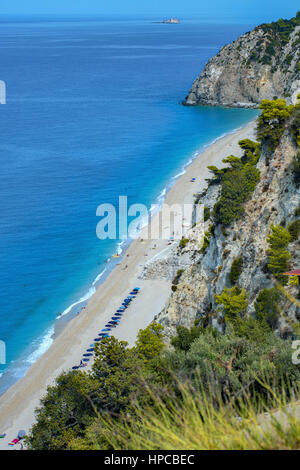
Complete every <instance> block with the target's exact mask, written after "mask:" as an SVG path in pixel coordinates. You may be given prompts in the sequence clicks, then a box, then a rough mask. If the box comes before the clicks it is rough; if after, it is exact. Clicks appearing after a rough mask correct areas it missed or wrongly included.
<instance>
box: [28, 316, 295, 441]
mask: <svg viewBox="0 0 300 470" xmlns="http://www.w3.org/2000/svg"><path fill="white" fill-rule="evenodd" d="M243 328H244V330H243V331H242V330H240V331H239V335H240V336H238V335H237V334H235V333H234V332H233V330H232V328H231V327H230V325H229V327H228V328H227V329H226V333H225V334H220V333H218V332H217V331H216V330H212V329H211V328H208V329H206V328H203V327H195V328H194V329H193V328H192V329H191V330H190V331H180V330H178V333H179V334H178V336H177V339H175V338H174V340H173V341H172V343H173V345H174V346H175V347H176V349H175V350H170V349H169V350H166V349H164V350H163V345H162V343H160V341H159V340H160V339H161V337H160V335H161V329H160V328H157V327H156V326H155V325H151V326H150V327H148V329H146V332H145V331H144V332H140V334H139V339H138V341H137V345H136V347H135V348H128V347H127V346H126V343H125V342H122V341H118V340H116V339H115V338H109V339H106V340H104V341H102V342H101V344H100V345H99V348H98V350H97V356H96V360H95V362H94V364H93V368H92V371H91V372H89V373H87V372H82V371H72V372H68V373H64V374H62V375H61V376H60V377H59V378H58V379H57V384H56V385H55V386H53V387H49V388H48V392H47V395H46V396H45V398H44V399H43V401H42V403H41V406H40V408H39V409H38V410H37V415H36V416H37V422H36V424H35V425H34V426H33V428H32V430H31V433H30V435H29V436H28V438H27V444H28V447H29V448H31V449H40V450H42V449H43V450H47V449H49V450H50V449H51V450H55V449H111V448H114V444H113V443H112V440H113V438H114V437H116V436H117V435H118V432H119V430H120V427H122V428H124V420H125V421H126V422H127V423H128V425H130V427H131V426H132V425H133V424H134V423H135V424H137V425H142V423H143V421H142V420H141V415H140V412H141V410H145V409H146V410H148V411H149V412H150V411H151V412H153V413H156V411H157V406H158V405H159V406H162V407H163V408H164V409H165V411H166V412H167V413H169V412H172V410H173V408H174V407H175V408H176V409H177V411H178V413H179V414H180V415H181V416H184V414H185V408H184V405H183V403H184V393H183V390H182V384H183V383H186V384H188V386H189V387H192V389H193V390H194V392H193V396H194V398H195V400H197V402H198V403H199V406H200V403H202V404H203V405H205V400H206V397H207V399H209V400H212V402H211V403H212V404H213V408H214V410H215V412H217V411H218V410H220V409H222V406H223V403H224V404H227V405H228V403H233V404H234V406H238V408H239V409H241V406H242V405H240V404H239V400H240V398H243V400H244V398H245V396H247V397H248V398H247V399H249V400H250V401H251V403H252V405H251V406H252V407H253V409H254V408H255V409H256V411H259V409H260V407H261V403H262V402H264V403H266V404H268V405H269V406H272V400H273V398H274V396H273V391H274V390H278V397H280V396H289V384H290V383H293V384H295V383H298V382H299V379H300V370H299V367H298V366H294V365H293V364H292V362H291V345H290V342H289V341H283V340H282V339H280V338H278V337H276V336H275V335H274V334H273V333H272V332H271V331H270V330H269V329H268V330H266V329H265V327H264V326H263V325H262V323H260V322H258V321H254V323H253V321H249V322H248V321H244V322H243ZM187 333H188V334H187ZM179 336H180V338H179ZM185 339H186V341H185ZM152 346H153V348H152ZM152 349H153V351H152ZM262 382H267V383H268V384H270V386H271V387H272V390H273V391H268V390H266V389H265V388H264V387H263V386H262ZM149 391H150V393H149ZM258 398H259V402H258ZM142 428H143V426H142ZM144 431H146V428H145V429H144V428H143V431H142V430H141V433H142V432H144ZM141 435H142V434H141ZM198 438H199V439H200V434H199V436H198ZM164 445H165V444H164V441H162V442H161V444H160V448H161V449H164V448H165V447H164ZM120 448H123V449H127V448H130V444H129V443H128V444H127V443H123V444H122V445H121V444H120ZM187 448H188V447H187Z"/></svg>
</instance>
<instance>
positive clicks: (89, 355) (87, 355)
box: [83, 353, 93, 357]
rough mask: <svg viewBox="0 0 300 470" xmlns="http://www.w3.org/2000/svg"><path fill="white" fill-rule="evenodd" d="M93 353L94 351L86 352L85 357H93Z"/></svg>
mask: <svg viewBox="0 0 300 470" xmlns="http://www.w3.org/2000/svg"><path fill="white" fill-rule="evenodd" d="M92 355H93V354H92V353H85V354H83V357H91V356H92Z"/></svg>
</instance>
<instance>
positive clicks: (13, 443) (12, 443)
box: [8, 439, 20, 446]
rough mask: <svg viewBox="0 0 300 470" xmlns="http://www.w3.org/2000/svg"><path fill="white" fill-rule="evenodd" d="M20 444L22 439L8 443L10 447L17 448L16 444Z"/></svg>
mask: <svg viewBox="0 0 300 470" xmlns="http://www.w3.org/2000/svg"><path fill="white" fill-rule="evenodd" d="M18 442H20V439H13V440H12V441H10V442H9V443H8V445H9V446H15V445H16V444H18Z"/></svg>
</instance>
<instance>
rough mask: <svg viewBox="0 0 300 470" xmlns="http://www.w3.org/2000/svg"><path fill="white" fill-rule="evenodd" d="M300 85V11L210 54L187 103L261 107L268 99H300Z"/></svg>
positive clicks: (255, 30) (265, 25) (186, 100)
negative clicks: (297, 97) (261, 103)
mask: <svg viewBox="0 0 300 470" xmlns="http://www.w3.org/2000/svg"><path fill="white" fill-rule="evenodd" d="M299 89H300V12H299V13H298V14H297V16H296V17H295V18H293V19H292V20H286V21H285V20H279V21H278V22H276V23H271V24H264V25H261V26H258V27H257V28H255V29H254V30H253V31H251V32H248V33H246V34H244V35H243V36H241V37H240V38H239V39H237V40H236V41H234V42H233V43H232V44H229V45H226V46H224V47H223V48H222V49H221V50H220V52H219V53H218V54H217V55H216V56H215V57H213V58H212V59H210V60H209V61H208V63H207V64H206V66H205V67H204V69H203V71H202V73H201V74H200V75H199V76H198V77H197V78H196V80H195V81H194V84H193V86H192V89H191V90H190V92H189V94H188V96H187V97H186V99H185V101H184V104H186V105H209V106H226V107H250V108H251V107H257V106H258V104H259V103H260V102H261V100H263V99H273V98H274V97H275V96H276V97H278V98H286V99H287V101H288V102H295V98H296V96H297V94H298V93H299Z"/></svg>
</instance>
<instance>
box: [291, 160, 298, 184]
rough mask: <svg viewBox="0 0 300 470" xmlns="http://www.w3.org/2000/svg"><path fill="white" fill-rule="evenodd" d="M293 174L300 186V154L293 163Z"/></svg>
mask: <svg viewBox="0 0 300 470" xmlns="http://www.w3.org/2000/svg"><path fill="white" fill-rule="evenodd" d="M292 172H293V175H294V181H295V183H296V184H297V185H299V184H300V152H297V155H296V156H295V158H294V160H293V163H292Z"/></svg>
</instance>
